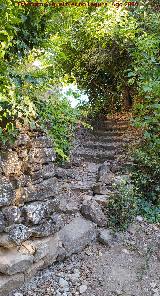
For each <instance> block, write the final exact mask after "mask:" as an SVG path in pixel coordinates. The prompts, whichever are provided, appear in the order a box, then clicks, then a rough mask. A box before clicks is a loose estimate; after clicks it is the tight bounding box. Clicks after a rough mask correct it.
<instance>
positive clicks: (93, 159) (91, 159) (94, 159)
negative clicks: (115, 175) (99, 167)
mask: <svg viewBox="0 0 160 296" xmlns="http://www.w3.org/2000/svg"><path fill="white" fill-rule="evenodd" d="M74 158H75V159H74V161H77V162H86V163H95V164H101V163H104V162H105V161H107V160H115V156H113V155H110V156H109V155H108V156H107V157H106V156H102V155H99V156H91V155H86V154H84V155H83V154H81V156H79V155H77V156H74Z"/></svg>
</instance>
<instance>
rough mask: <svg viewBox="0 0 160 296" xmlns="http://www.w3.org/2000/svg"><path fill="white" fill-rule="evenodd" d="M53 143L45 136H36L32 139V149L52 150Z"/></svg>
mask: <svg viewBox="0 0 160 296" xmlns="http://www.w3.org/2000/svg"><path fill="white" fill-rule="evenodd" d="M52 146H53V143H52V140H51V139H50V138H48V137H46V135H42V136H38V137H36V138H35V139H34V147H35V148H45V147H48V148H52Z"/></svg>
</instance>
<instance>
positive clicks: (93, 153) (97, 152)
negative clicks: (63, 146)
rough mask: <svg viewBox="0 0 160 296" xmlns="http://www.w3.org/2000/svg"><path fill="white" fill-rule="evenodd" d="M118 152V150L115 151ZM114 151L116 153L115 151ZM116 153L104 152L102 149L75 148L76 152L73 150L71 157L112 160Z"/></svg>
mask: <svg viewBox="0 0 160 296" xmlns="http://www.w3.org/2000/svg"><path fill="white" fill-rule="evenodd" d="M117 150H118V149H117ZM117 150H116V151H117ZM116 151H115V150H114V151H107V150H106V151H104V150H103V149H98V148H97V149H94V150H93V149H92V148H81V147H77V149H76V150H74V151H73V152H72V156H73V157H74V156H80V157H81V156H84V157H85V156H86V157H87V156H89V157H99V158H101V157H106V158H110V157H111V159H113V157H114V156H115V154H116Z"/></svg>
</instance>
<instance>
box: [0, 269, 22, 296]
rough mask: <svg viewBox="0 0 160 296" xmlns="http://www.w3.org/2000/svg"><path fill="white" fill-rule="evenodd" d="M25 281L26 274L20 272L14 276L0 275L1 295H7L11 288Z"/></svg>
mask: <svg viewBox="0 0 160 296" xmlns="http://www.w3.org/2000/svg"><path fill="white" fill-rule="evenodd" d="M23 283H24V274H23V273H18V274H15V275H12V276H5V275H0V296H7V295H8V293H9V292H10V291H11V290H14V289H16V288H18V287H19V286H21V285H23Z"/></svg>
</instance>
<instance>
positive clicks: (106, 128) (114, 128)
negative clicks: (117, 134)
mask: <svg viewBox="0 0 160 296" xmlns="http://www.w3.org/2000/svg"><path fill="white" fill-rule="evenodd" d="M93 130H94V131H99V130H100V131H106V132H107V131H109V132H110V131H111V132H112V131H122V132H123V131H126V130H127V126H126V125H124V126H123V125H122V126H118V125H111V126H107V125H106V126H94V127H93Z"/></svg>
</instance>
